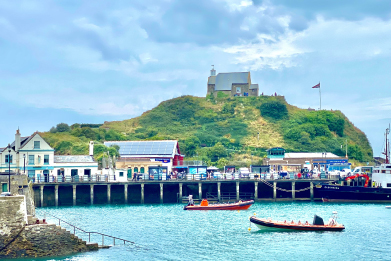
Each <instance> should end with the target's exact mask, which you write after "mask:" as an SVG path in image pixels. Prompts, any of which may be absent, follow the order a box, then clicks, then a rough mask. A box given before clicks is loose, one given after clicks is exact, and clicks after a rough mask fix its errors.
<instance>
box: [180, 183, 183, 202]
mask: <svg viewBox="0 0 391 261" xmlns="http://www.w3.org/2000/svg"><path fill="white" fill-rule="evenodd" d="M182 186H183V183H179V203H182V198H183V196H182Z"/></svg>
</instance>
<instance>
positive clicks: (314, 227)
mask: <svg viewBox="0 0 391 261" xmlns="http://www.w3.org/2000/svg"><path fill="white" fill-rule="evenodd" d="M250 222H252V223H254V224H255V225H256V226H257V227H258V228H260V229H262V230H269V231H270V230H274V231H281V230H285V231H289V230H290V231H292V230H301V231H342V230H344V229H345V226H344V225H342V224H338V223H337V212H333V216H332V217H331V218H330V220H329V222H328V223H327V224H324V223H323V219H322V218H321V217H319V216H317V215H315V216H314V222H313V223H312V224H309V223H308V221H307V222H305V223H301V222H300V221H299V222H298V223H295V222H294V221H292V222H287V221H286V220H285V221H281V222H279V221H272V220H271V219H264V218H257V217H254V216H252V217H250Z"/></svg>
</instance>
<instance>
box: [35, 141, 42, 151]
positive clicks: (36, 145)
mask: <svg viewBox="0 0 391 261" xmlns="http://www.w3.org/2000/svg"><path fill="white" fill-rule="evenodd" d="M40 148H41V142H40V141H39V140H36V141H34V149H40Z"/></svg>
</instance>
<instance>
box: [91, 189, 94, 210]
mask: <svg viewBox="0 0 391 261" xmlns="http://www.w3.org/2000/svg"><path fill="white" fill-rule="evenodd" d="M90 203H91V205H94V185H90Z"/></svg>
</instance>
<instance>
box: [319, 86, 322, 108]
mask: <svg viewBox="0 0 391 261" xmlns="http://www.w3.org/2000/svg"><path fill="white" fill-rule="evenodd" d="M319 110H322V94H321V92H320V81H319Z"/></svg>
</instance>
